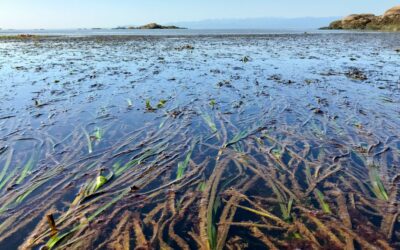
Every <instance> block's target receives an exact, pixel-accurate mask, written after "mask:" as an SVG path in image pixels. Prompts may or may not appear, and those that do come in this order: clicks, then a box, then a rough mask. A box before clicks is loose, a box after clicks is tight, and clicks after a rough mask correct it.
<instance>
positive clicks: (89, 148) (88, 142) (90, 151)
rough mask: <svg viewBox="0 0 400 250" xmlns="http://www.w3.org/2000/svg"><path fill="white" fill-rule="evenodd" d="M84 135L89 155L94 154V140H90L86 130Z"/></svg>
mask: <svg viewBox="0 0 400 250" xmlns="http://www.w3.org/2000/svg"><path fill="white" fill-rule="evenodd" d="M83 133H84V134H85V138H86V142H87V144H88V145H87V146H88V152H89V154H91V153H93V146H92V139H91V138H90V135H89V133H88V132H87V131H86V129H83Z"/></svg>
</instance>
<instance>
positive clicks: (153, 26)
mask: <svg viewBox="0 0 400 250" xmlns="http://www.w3.org/2000/svg"><path fill="white" fill-rule="evenodd" d="M117 29H139V30H165V29H183V28H180V27H177V26H163V25H160V24H157V23H149V24H146V25H143V26H138V27H135V26H129V27H118V28H117Z"/></svg>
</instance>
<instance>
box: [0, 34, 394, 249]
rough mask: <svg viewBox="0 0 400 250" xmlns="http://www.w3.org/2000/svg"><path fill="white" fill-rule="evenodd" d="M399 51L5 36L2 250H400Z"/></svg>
mask: <svg viewBox="0 0 400 250" xmlns="http://www.w3.org/2000/svg"><path fill="white" fill-rule="evenodd" d="M399 49H400V34H390V33H376V34H373V33H372V34H367V33H365V34H363V33H354V34H352V33H348V34H286V35H285V34H280V35H279V34H275V35H242V36H233V35H232V36H224V35H219V36H218V35H215V36H190V37H185V36H164V37H157V36H153V37H131V36H102V37H81V38H77V37H76V38H68V37H47V38H40V37H31V38H23V39H18V38H8V39H0V124H1V126H0V249H17V248H18V247H20V248H21V249H38V248H40V247H41V246H43V245H47V246H46V248H48V249H51V248H57V249H129V248H131V249H135V248H137V249H152V248H154V249H157V248H162V249H168V248H172V249H197V248H203V249H265V248H269V249H296V248H297V249H344V248H346V249H368V248H372V247H376V248H378V249H399V248H400V245H399V242H400V219H399V214H400V206H399V201H400V194H399V193H398V189H399V188H400V171H399V170H400V53H399Z"/></svg>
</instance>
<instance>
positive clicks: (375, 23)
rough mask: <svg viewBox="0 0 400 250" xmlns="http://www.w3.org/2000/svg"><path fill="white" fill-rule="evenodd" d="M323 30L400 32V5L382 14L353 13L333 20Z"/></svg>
mask: <svg viewBox="0 0 400 250" xmlns="http://www.w3.org/2000/svg"><path fill="white" fill-rule="evenodd" d="M321 30H368V31H391V32H400V5H398V6H395V7H393V8H391V9H389V10H387V11H386V12H385V14H383V15H381V16H376V15H374V14H352V15H349V16H347V17H344V18H343V19H341V20H337V21H334V22H332V23H331V24H330V25H329V26H328V27H323V28H321Z"/></svg>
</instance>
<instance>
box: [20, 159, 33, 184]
mask: <svg viewBox="0 0 400 250" xmlns="http://www.w3.org/2000/svg"><path fill="white" fill-rule="evenodd" d="M33 164H34V156H33V155H32V157H31V158H30V159H29V161H28V162H27V163H26V164H25V166H24V168H23V169H22V173H21V175H20V177H19V178H18V180H17V182H16V184H21V183H22V182H23V181H24V180H25V178H26V177H27V176H28V173H29V171H31V170H32V167H33Z"/></svg>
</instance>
